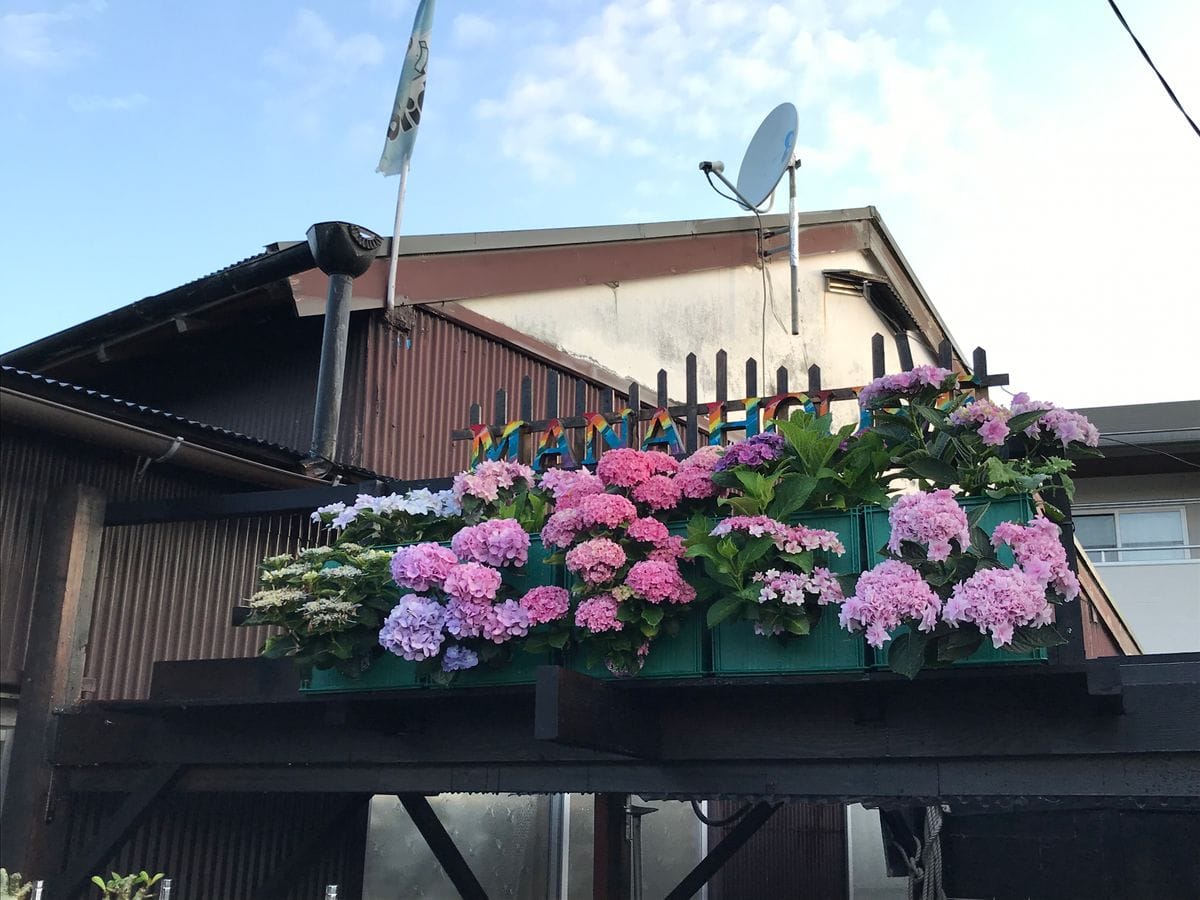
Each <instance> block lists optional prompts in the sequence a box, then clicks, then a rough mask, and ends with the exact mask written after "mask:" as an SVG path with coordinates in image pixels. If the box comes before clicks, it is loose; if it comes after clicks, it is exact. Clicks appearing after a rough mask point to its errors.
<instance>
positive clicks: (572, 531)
mask: <svg viewBox="0 0 1200 900" xmlns="http://www.w3.org/2000/svg"><path fill="white" fill-rule="evenodd" d="M583 527H584V525H583V517H582V516H581V515H580V513H579V510H578V508H576V509H563V510H559V511H558V512H556V513H554V515H552V516H550V518H548V519H547V520H546V524H545V525H543V526H542V543H543V544H544V545H546V546H547V547H553V548H555V549H556V550H562V549H563V548H564V547H569V546H571V543H572V542H573V541H574V540H575V535H577V534H578V533H579V529H581V528H583Z"/></svg>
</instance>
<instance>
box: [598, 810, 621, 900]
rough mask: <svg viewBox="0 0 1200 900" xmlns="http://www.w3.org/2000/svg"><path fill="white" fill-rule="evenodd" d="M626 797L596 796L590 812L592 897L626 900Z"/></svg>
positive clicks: (603, 899)
mask: <svg viewBox="0 0 1200 900" xmlns="http://www.w3.org/2000/svg"><path fill="white" fill-rule="evenodd" d="M628 799H629V798H628V796H627V795H625V794H597V795H596V805H595V808H594V811H593V834H592V840H593V852H592V897H593V898H594V900H629V887H630V885H629V839H628V837H627V836H626V833H625V820H626V814H625V804H626V802H627V801H628Z"/></svg>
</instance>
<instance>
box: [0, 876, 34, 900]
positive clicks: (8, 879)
mask: <svg viewBox="0 0 1200 900" xmlns="http://www.w3.org/2000/svg"><path fill="white" fill-rule="evenodd" d="M31 896H33V885H32V884H21V873H20V872H13V873H12V874H11V875H10V874H9V872H8V870H7V869H0V900H29V898H30V897H31Z"/></svg>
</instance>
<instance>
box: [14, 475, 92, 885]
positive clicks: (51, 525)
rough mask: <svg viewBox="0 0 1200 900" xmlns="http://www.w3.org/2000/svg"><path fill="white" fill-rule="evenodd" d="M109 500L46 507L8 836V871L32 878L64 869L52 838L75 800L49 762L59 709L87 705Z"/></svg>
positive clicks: (67, 493) (54, 498) (55, 499)
mask: <svg viewBox="0 0 1200 900" xmlns="http://www.w3.org/2000/svg"><path fill="white" fill-rule="evenodd" d="M104 506H105V499H104V495H103V494H102V493H101V492H100V491H98V490H96V489H95V488H91V487H85V486H84V485H64V486H62V487H59V488H56V489H55V490H54V491H53V492H52V493H51V494H50V498H49V500H48V502H47V503H46V512H45V530H44V532H43V536H42V546H41V551H40V555H39V559H38V571H37V581H36V583H35V585H34V591H33V607H32V609H31V611H30V616H29V621H30V625H29V641H28V644H27V645H26V650H25V668H24V671H23V672H22V675H21V697H20V701H19V703H18V706H17V724H16V729H15V731H14V734H13V749H12V758H11V762H10V764H9V765H10V768H9V779H8V796H7V797H6V798H5V803H4V812H3V817H2V819H0V830H2V831H3V832H4V857H5V865H6V866H8V867H10V868H13V869H19V870H20V871H21V872H23V873H24V874H25V875H26V877H27V878H28V879H30V880H33V879H35V878H46V879H49V878H50V877H51V875H53V874H54V873H56V872H58V871H59V868H60V866H61V865H62V863H63V860H62V858H61V853H62V848H61V847H57V846H56V841H55V840H54V838H53V837H52V834H51V825H52V824H53V822H54V819H55V817H59V818H60V824H61V821H62V820H65V818H66V815H67V811H68V810H67V800H66V797H65V796H64V795H63V794H61V793H60V790H59V788H58V787H57V786H56V785H55V782H54V777H53V768H52V766H51V765H50V764H49V762H48V760H49V758H50V755H51V751H52V750H53V748H54V744H55V740H56V738H57V734H58V717H57V716H55V715H54V710H55V709H59V708H62V707H66V706H71V705H73V704H74V703H75V702H76V701H78V700H79V692H80V687H81V685H82V683H83V667H84V661H85V659H86V650H87V642H88V633H89V632H90V631H91V627H92V609H93V605H94V602H95V597H96V570H97V568H98V566H99V564H100V542H101V540H102V538H103V534H104Z"/></svg>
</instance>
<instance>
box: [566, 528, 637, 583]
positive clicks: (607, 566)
mask: <svg viewBox="0 0 1200 900" xmlns="http://www.w3.org/2000/svg"><path fill="white" fill-rule="evenodd" d="M626 559H627V557H626V555H625V551H624V550H623V549H621V545H620V544H618V543H617V542H616V541H613V540H610V539H609V538H605V537H599V538H592V539H591V540H590V541H584V542H583V543H582V544H577V545H575V546H574V547H572V548H571V549H570V550H568V551H567V571H568V572H573V573H575V574H576V575H578V576H579V577H580V578H582V579H583V580H584V581H585V582H587V583H588V584H592V585H599V584H607V583H608V582H610V581H612V579H613V577H614V576H615V575H616V574H617V572H618V571H620V569H621V567H622V566H623V565H625V562H626Z"/></svg>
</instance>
